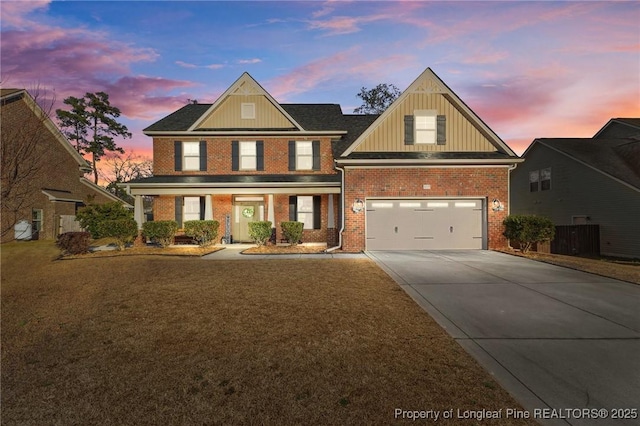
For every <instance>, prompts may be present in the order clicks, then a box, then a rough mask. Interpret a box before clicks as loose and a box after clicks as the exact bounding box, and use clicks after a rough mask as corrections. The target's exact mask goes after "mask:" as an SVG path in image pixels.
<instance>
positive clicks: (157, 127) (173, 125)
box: [143, 104, 212, 133]
mask: <svg viewBox="0 0 640 426" xmlns="http://www.w3.org/2000/svg"><path fill="white" fill-rule="evenodd" d="M211 105H212V104H189V105H185V106H183V107H182V108H180V109H179V110H177V111H176V112H174V113H172V114H169V115H167V116H166V117H164V118H162V119H161V120H158V121H156V122H155V123H153V124H152V125H151V126H149V127H147V128H146V129H144V130H143V132H144V133H146V132H159V131H179V132H183V131H186V130H189V127H191V126H192V125H193V123H195V122H196V120H198V119H199V118H200V117H202V116H203V115H204V113H205V112H207V110H208V109H209V108H210V107H211Z"/></svg>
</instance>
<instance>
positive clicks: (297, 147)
mask: <svg viewBox="0 0 640 426" xmlns="http://www.w3.org/2000/svg"><path fill="white" fill-rule="evenodd" d="M144 133H145V134H146V135H148V136H151V137H153V150H154V176H153V177H151V178H146V179H140V180H136V181H132V182H130V183H129V190H130V192H131V194H132V195H134V196H136V197H137V198H138V199H140V197H142V196H143V195H147V196H149V195H151V196H154V218H155V219H156V220H166V219H175V220H176V221H178V222H179V223H180V224H181V223H183V222H184V221H185V220H189V219H215V220H218V221H219V222H220V224H221V229H220V232H221V236H223V235H225V234H227V235H228V234H230V235H231V236H232V239H233V241H247V240H249V235H248V225H247V223H248V222H251V221H255V220H270V221H271V222H272V223H273V224H274V227H275V229H276V231H277V233H278V234H277V238H278V239H280V238H281V237H282V236H281V234H280V223H281V222H283V221H288V220H297V221H301V222H303V223H304V232H303V238H302V239H303V241H305V242H323V243H327V245H328V246H329V247H337V246H339V247H341V248H343V249H344V250H346V251H360V250H364V249H385V248H389V249H437V248H478V249H482V248H494V247H502V246H504V245H506V240H505V239H504V237H502V235H501V231H502V220H503V219H504V217H505V216H506V210H505V206H506V207H507V208H508V175H509V169H510V168H513V167H514V166H515V164H517V163H518V162H520V161H521V160H520V159H519V158H518V157H517V156H516V155H515V154H514V153H513V151H511V149H509V147H508V146H507V145H506V144H505V143H504V142H503V141H502V140H501V139H500V138H499V137H498V136H497V135H496V134H495V133H494V132H493V131H491V129H489V128H488V127H487V126H486V124H484V122H483V121H482V120H480V119H479V118H478V117H477V116H476V114H475V113H473V111H471V110H470V109H469V108H468V107H467V106H466V105H465V104H464V102H462V101H461V100H460V99H459V98H458V97H457V96H456V95H455V94H454V93H453V92H452V91H451V89H449V88H448V87H447V86H446V85H445V84H444V83H443V82H442V81H441V80H440V79H439V78H438V77H437V76H436V75H435V73H433V71H431V70H430V69H427V70H425V72H424V73H423V74H421V75H420V76H419V77H418V79H417V80H416V81H415V82H414V83H413V84H411V85H410V86H409V88H408V89H407V90H406V91H405V92H403V93H402V94H401V96H400V97H399V98H398V99H397V100H396V101H395V102H394V103H393V104H392V105H391V106H390V107H389V108H388V109H387V110H386V111H385V112H384V113H383V114H381V115H379V116H378V115H348V114H343V113H342V110H341V108H340V106H339V105H337V104H280V103H278V102H277V101H276V100H275V99H273V97H272V96H271V95H270V94H269V93H268V92H267V91H266V90H265V89H264V88H263V87H262V86H260V84H258V82H256V81H255V80H254V79H253V78H252V77H251V76H250V75H249V74H247V73H245V74H243V75H242V76H241V77H240V78H239V79H238V80H237V81H236V82H234V83H233V84H232V85H231V87H229V89H227V90H226V91H225V92H224V93H223V94H222V95H221V96H220V97H219V98H218V100H217V101H216V102H215V103H213V104H190V105H186V106H184V107H183V108H181V109H179V110H178V111H176V112H174V113H172V114H170V115H169V116H167V117H165V118H163V119H161V120H160V121H158V122H156V123H154V124H152V125H151V126H149V127H148V128H146V129H145V130H144ZM136 217H137V218H138V221H139V223H141V222H142V215H141V213H140V212H138V213H137V215H136Z"/></svg>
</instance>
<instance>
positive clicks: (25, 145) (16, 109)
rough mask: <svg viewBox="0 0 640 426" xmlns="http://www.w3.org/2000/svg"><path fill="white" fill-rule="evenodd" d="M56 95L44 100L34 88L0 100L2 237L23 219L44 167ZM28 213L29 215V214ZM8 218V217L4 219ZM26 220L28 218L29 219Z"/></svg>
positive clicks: (41, 94) (42, 91) (37, 87)
mask: <svg viewBox="0 0 640 426" xmlns="http://www.w3.org/2000/svg"><path fill="white" fill-rule="evenodd" d="M54 103H55V96H53V95H52V96H51V97H47V96H46V93H45V90H43V89H42V88H41V87H40V86H39V85H36V86H35V87H34V88H33V89H31V90H29V92H28V93H25V94H23V93H15V96H11V95H8V96H6V97H5V98H4V99H3V100H2V114H0V128H1V129H2V133H1V136H0V141H1V143H0V145H1V152H0V176H1V182H0V185H1V195H2V214H3V218H2V229H1V232H2V237H3V239H4V237H5V236H6V235H7V234H8V233H9V232H11V231H12V229H13V226H14V224H15V223H16V222H17V221H18V220H19V219H24V218H25V217H20V216H21V215H22V216H24V215H25V214H26V213H25V211H27V210H28V207H29V204H28V203H29V202H30V198H31V194H33V192H34V191H35V190H37V189H39V188H35V185H36V184H37V183H36V182H37V180H36V179H34V177H36V176H38V175H39V174H40V173H41V172H42V170H43V168H44V167H45V165H46V161H47V158H46V155H45V154H46V150H45V149H44V145H46V143H47V138H50V137H51V134H50V133H49V132H48V131H47V129H49V130H50V131H55V126H54V125H53V123H52V122H51V120H50V116H51V113H52V110H53V105H54ZM29 214H30V213H29ZM7 216H8V217H7ZM28 219H31V218H30V217H28Z"/></svg>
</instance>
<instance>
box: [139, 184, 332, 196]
mask: <svg viewBox="0 0 640 426" xmlns="http://www.w3.org/2000/svg"><path fill="white" fill-rule="evenodd" d="M129 193H130V194H131V195H176V194H179V195H203V194H212V195H216V194H221V195H222V194H234V195H244V194H250V195H259V194H340V186H337V187H330V186H321V187H309V186H306V187H272V188H265V187H264V186H247V187H237V188H228V187H225V188H220V187H211V186H209V187H206V186H199V187H194V186H174V187H167V186H157V187H150V186H146V187H130V188H129Z"/></svg>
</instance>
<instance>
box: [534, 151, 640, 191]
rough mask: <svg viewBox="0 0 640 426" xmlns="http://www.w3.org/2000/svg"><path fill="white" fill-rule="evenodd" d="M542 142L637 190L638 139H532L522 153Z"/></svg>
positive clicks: (639, 185)
mask: <svg viewBox="0 0 640 426" xmlns="http://www.w3.org/2000/svg"><path fill="white" fill-rule="evenodd" d="M536 145H543V146H545V147H547V148H549V149H552V150H553V151H556V152H559V153H561V154H563V155H565V156H567V157H569V158H571V159H573V160H575V161H577V162H579V163H581V164H583V165H585V166H587V167H589V168H591V169H593V170H596V171H598V172H600V173H603V174H605V175H607V176H609V177H611V178H614V179H616V180H618V181H621V182H623V183H625V184H627V185H628V186H632V187H634V188H636V189H638V190H640V140H634V139H591V138H553V139H551V138H542V139H536V140H534V141H533V143H532V144H531V145H530V146H529V148H527V150H526V151H525V152H524V154H523V157H525V158H526V157H527V155H528V153H529V152H530V151H531V150H532V149H534V148H535V147H536Z"/></svg>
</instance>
